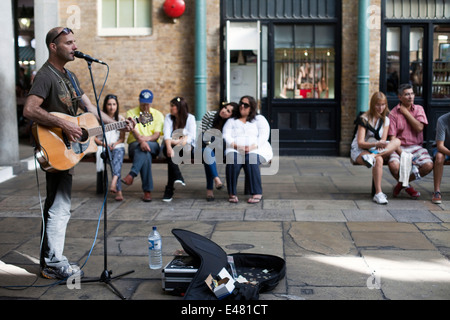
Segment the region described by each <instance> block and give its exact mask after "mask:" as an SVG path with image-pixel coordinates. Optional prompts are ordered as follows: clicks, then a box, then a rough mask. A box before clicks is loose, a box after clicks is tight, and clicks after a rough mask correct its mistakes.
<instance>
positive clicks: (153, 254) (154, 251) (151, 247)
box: [148, 227, 162, 269]
mask: <svg viewBox="0 0 450 320" xmlns="http://www.w3.org/2000/svg"><path fill="white" fill-rule="evenodd" d="M148 261H149V263H148V265H149V267H150V269H160V268H162V240H161V235H160V234H159V232H158V230H156V227H153V230H152V232H150V234H149V235H148Z"/></svg>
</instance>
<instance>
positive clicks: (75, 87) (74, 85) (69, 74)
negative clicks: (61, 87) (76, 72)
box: [65, 69, 87, 112]
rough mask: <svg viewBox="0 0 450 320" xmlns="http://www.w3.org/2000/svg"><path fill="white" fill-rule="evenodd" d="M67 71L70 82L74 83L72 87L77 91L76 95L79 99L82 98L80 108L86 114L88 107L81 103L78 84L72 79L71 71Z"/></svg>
mask: <svg viewBox="0 0 450 320" xmlns="http://www.w3.org/2000/svg"><path fill="white" fill-rule="evenodd" d="M65 70H66V72H67V75H68V76H69V79H70V82H71V83H72V87H73V88H74V89H75V92H76V94H77V97H79V98H80V107H81V108H82V109H83V110H84V111H85V112H87V108H86V106H85V105H84V104H83V101H81V94H80V90H79V88H78V86H77V83H76V82H75V80H74V79H73V77H72V73H70V71H69V70H68V69H65Z"/></svg>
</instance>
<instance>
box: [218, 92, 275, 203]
mask: <svg viewBox="0 0 450 320" xmlns="http://www.w3.org/2000/svg"><path fill="white" fill-rule="evenodd" d="M256 107H257V104H256V101H255V99H254V98H253V97H250V96H244V97H242V98H241V100H240V102H239V108H238V110H237V113H236V116H234V117H233V119H229V120H228V121H227V122H226V123H225V125H224V127H223V138H224V140H225V142H226V150H225V155H226V163H227V165H226V179H227V188H228V195H229V199H228V201H229V202H232V203H237V202H238V198H237V196H236V193H237V192H236V187H237V179H238V177H239V173H240V171H241V169H242V168H244V172H245V175H246V181H247V182H248V188H249V189H248V191H249V193H250V194H251V195H252V197H251V198H250V199H248V201H247V202H248V203H259V202H260V201H261V199H262V184H261V171H260V168H259V165H260V164H261V163H265V162H268V161H270V160H272V157H273V152H272V147H271V145H270V143H269V136H270V126H269V123H268V122H267V120H266V118H264V117H263V116H262V115H258V114H257V112H256Z"/></svg>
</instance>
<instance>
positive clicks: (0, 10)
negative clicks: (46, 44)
mask: <svg viewBox="0 0 450 320" xmlns="http://www.w3.org/2000/svg"><path fill="white" fill-rule="evenodd" d="M0 30H1V32H0V46H1V48H2V50H0V61H1V63H0V97H1V99H0V113H1V117H0V141H1V152H0V166H5V165H6V166H10V165H16V164H18V163H19V132H18V125H17V104H16V70H15V66H16V63H17V62H16V56H15V50H14V45H15V40H14V29H13V12H12V1H0Z"/></svg>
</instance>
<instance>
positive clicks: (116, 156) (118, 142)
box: [95, 94, 125, 201]
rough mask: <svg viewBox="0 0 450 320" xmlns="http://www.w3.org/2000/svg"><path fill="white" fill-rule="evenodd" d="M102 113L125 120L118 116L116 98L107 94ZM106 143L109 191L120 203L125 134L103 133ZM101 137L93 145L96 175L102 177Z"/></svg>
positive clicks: (113, 131) (96, 138) (102, 143)
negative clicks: (110, 176)
mask: <svg viewBox="0 0 450 320" xmlns="http://www.w3.org/2000/svg"><path fill="white" fill-rule="evenodd" d="M103 112H104V113H106V114H107V115H108V116H110V117H111V118H113V119H115V120H116V121H124V120H125V118H124V117H122V116H121V115H119V100H118V99H117V96H115V95H113V94H108V95H107V96H106V97H105V100H104V102H103ZM105 135H106V141H107V142H108V147H109V150H110V151H111V152H110V154H111V171H112V180H111V185H110V187H109V190H110V191H111V192H112V193H115V194H116V197H115V199H116V200H117V201H122V200H123V196H122V185H121V183H120V175H121V171H122V164H123V157H124V155H125V144H124V141H125V132H124V131H122V130H112V131H108V132H106V133H105ZM102 138H103V137H100V139H99V138H98V137H95V143H96V144H97V146H98V148H97V158H96V164H97V174H101V175H103V169H104V162H103V158H102V153H103V152H104V150H105V149H104V148H105V147H106V146H105V143H104V142H103V139H102ZM97 181H103V179H97Z"/></svg>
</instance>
